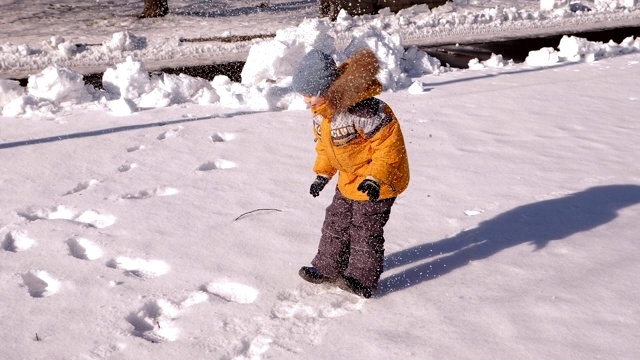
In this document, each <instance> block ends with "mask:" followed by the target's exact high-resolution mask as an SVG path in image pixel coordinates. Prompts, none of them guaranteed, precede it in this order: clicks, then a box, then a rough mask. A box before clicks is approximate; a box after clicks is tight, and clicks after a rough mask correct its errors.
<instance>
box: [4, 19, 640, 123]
mask: <svg viewBox="0 0 640 360" xmlns="http://www.w3.org/2000/svg"><path fill="white" fill-rule="evenodd" d="M332 30H333V28H332V26H331V25H330V24H328V23H327V22H326V21H324V20H317V19H314V20H307V21H304V22H303V23H302V24H301V25H300V26H298V27H297V28H289V29H283V30H279V31H278V33H277V34H276V37H275V38H274V39H272V40H267V41H263V42H260V43H258V44H256V45H254V46H253V47H252V48H251V50H250V52H249V56H248V58H247V61H246V64H245V66H244V68H243V71H242V74H241V75H242V81H241V83H235V82H232V81H231V80H230V79H229V78H228V77H226V76H217V77H215V78H214V79H213V80H212V81H206V80H204V79H201V78H194V77H190V76H187V75H184V74H181V75H171V74H161V75H152V76H150V75H149V72H148V70H147V68H146V67H145V64H144V62H143V61H141V60H137V59H134V58H133V57H132V56H129V57H127V59H126V60H125V61H124V62H122V63H119V64H117V65H116V66H115V67H110V68H108V69H107V70H106V71H105V72H104V75H103V77H102V87H103V89H95V88H94V87H93V86H91V85H87V84H85V82H84V80H83V77H82V75H81V74H79V73H77V72H75V71H73V70H70V69H68V68H65V67H56V66H50V67H47V68H46V69H45V70H43V71H41V72H40V73H39V74H36V75H32V76H30V77H29V79H28V84H27V87H26V89H23V88H22V87H20V85H19V83H18V82H17V81H14V80H0V108H1V111H2V115H3V116H21V115H26V116H31V115H37V116H45V117H51V116H54V115H53V114H56V113H58V112H61V111H63V110H64V109H67V108H77V107H87V106H89V105H90V106H91V107H92V108H105V109H110V110H111V112H113V113H114V114H116V115H129V114H132V113H134V112H136V111H139V110H144V109H151V108H161V107H166V106H170V105H175V104H182V103H197V104H201V105H207V104H218V105H221V106H223V107H227V108H248V109H251V110H254V111H277V110H287V109H289V110H294V109H304V108H306V106H305V104H304V103H303V102H302V100H301V98H300V97H299V96H297V95H296V94H294V93H292V92H291V90H290V82H291V74H292V73H293V69H294V67H295V65H296V64H297V61H298V59H299V58H300V57H301V56H302V55H303V54H305V53H306V52H307V51H309V49H311V48H317V49H320V50H322V51H324V52H326V53H329V54H333V56H334V58H335V59H336V60H337V61H338V62H341V61H344V60H345V59H346V58H347V57H349V56H350V55H351V54H352V53H354V52H355V51H356V50H358V49H362V48H369V49H372V50H374V51H375V52H376V55H377V57H378V59H379V60H380V62H381V68H382V71H381V72H380V73H379V74H378V79H379V80H380V81H381V82H382V84H383V85H384V87H385V89H387V90H400V89H407V88H409V90H410V93H420V92H421V91H420V90H421V89H422V86H421V85H420V84H416V83H415V81H413V80H412V78H417V77H421V76H423V75H425V74H435V75H437V74H440V73H442V72H446V71H451V69H449V68H448V67H443V66H442V65H441V64H440V61H439V60H437V59H435V58H433V57H430V56H429V55H428V54H426V53H425V52H423V51H421V50H419V49H418V48H417V47H415V46H412V47H409V48H408V49H405V48H404V46H403V45H402V42H401V41H400V38H399V36H398V35H397V34H389V33H386V32H384V31H380V30H372V29H369V30H367V31H362V32H360V33H359V34H358V36H354V37H353V39H352V41H351V42H350V43H349V44H347V46H346V47H345V48H344V50H342V49H339V48H338V47H337V46H336V39H335V37H334V36H333V35H332V34H333V32H332ZM114 42H115V43H116V45H113V43H114ZM60 44H63V43H60ZM140 44H144V41H142V40H140V38H139V37H136V36H135V35H132V34H123V35H122V36H114V41H113V42H112V43H108V44H105V45H104V46H105V47H109V46H111V47H114V46H122V47H127V48H129V47H131V48H135V47H136V46H140ZM639 50H640V39H636V38H633V37H629V38H627V39H625V40H624V41H622V42H621V43H620V44H616V43H614V42H609V43H606V44H604V43H600V42H590V41H588V40H586V39H581V38H576V37H568V36H565V37H564V38H563V39H562V40H561V42H560V44H559V47H558V51H556V50H555V49H553V48H544V49H540V50H539V51H532V52H531V53H530V55H529V57H528V58H527V60H526V62H527V65H529V66H549V65H553V64H555V63H559V62H565V61H595V60H598V59H600V58H603V57H611V56H617V55H621V54H628V53H632V52H635V51H639ZM469 65H470V68H471V69H472V70H473V69H482V68H485V67H506V66H513V64H512V63H511V62H507V61H504V60H503V59H502V57H501V56H500V55H499V54H498V55H496V54H494V56H493V57H492V58H491V59H489V60H487V61H484V62H480V61H478V60H477V59H474V60H472V61H471V62H470V64H469Z"/></svg>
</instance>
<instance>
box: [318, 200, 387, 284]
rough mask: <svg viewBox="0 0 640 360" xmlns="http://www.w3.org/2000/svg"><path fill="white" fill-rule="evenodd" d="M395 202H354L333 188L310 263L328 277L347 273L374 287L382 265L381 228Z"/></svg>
mask: <svg viewBox="0 0 640 360" xmlns="http://www.w3.org/2000/svg"><path fill="white" fill-rule="evenodd" d="M394 202H395V198H391V199H384V200H379V201H376V202H370V201H355V200H351V199H347V198H345V197H344V196H342V194H340V192H339V191H337V190H336V194H335V196H334V197H333V201H332V203H331V204H330V205H329V207H327V211H326V215H325V219H324V224H323V226H322V236H321V238H320V244H319V245H318V253H317V254H316V256H315V258H314V259H313V261H312V262H311V264H312V265H313V266H314V267H315V268H316V269H318V271H320V273H322V274H323V275H324V276H327V277H329V278H334V279H335V278H338V277H339V276H341V275H346V276H350V277H353V278H355V279H356V280H358V281H360V282H361V283H362V284H363V285H365V286H368V287H371V288H375V287H376V286H377V284H378V280H380V275H381V274H382V271H383V264H384V231H383V228H384V225H385V224H386V223H387V221H388V220H389V215H390V214H391V206H392V205H393V203H394Z"/></svg>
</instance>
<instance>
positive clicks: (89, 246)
mask: <svg viewBox="0 0 640 360" xmlns="http://www.w3.org/2000/svg"><path fill="white" fill-rule="evenodd" d="M67 246H69V253H70V254H71V256H73V257H75V258H77V259H81V260H96V259H99V258H101V257H102V249H100V248H99V247H98V246H97V245H95V244H94V243H93V242H92V241H91V240H88V239H85V238H81V237H80V238H71V239H68V240H67Z"/></svg>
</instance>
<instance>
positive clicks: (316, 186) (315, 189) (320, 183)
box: [309, 175, 329, 197]
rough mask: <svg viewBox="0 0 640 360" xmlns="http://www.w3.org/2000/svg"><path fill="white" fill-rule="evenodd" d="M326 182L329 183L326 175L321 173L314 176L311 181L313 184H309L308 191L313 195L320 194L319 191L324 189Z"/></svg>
mask: <svg viewBox="0 0 640 360" xmlns="http://www.w3.org/2000/svg"><path fill="white" fill-rule="evenodd" d="M328 183H329V178H328V177H326V176H322V175H318V176H316V179H315V180H314V181H313V184H311V188H310V189H309V193H310V194H311V195H313V197H316V196H318V195H320V191H322V189H324V187H325V186H327V184H328Z"/></svg>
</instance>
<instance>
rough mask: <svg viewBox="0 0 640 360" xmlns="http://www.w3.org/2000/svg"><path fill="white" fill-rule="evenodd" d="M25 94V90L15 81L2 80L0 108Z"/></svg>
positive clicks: (0, 84)
mask: <svg viewBox="0 0 640 360" xmlns="http://www.w3.org/2000/svg"><path fill="white" fill-rule="evenodd" d="M23 94H24V89H23V88H22V87H21V86H20V83H19V82H17V81H15V80H4V79H0V108H2V107H4V106H5V105H7V104H8V103H10V102H11V101H13V100H15V99H17V98H19V97H20V96H22V95H23Z"/></svg>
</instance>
